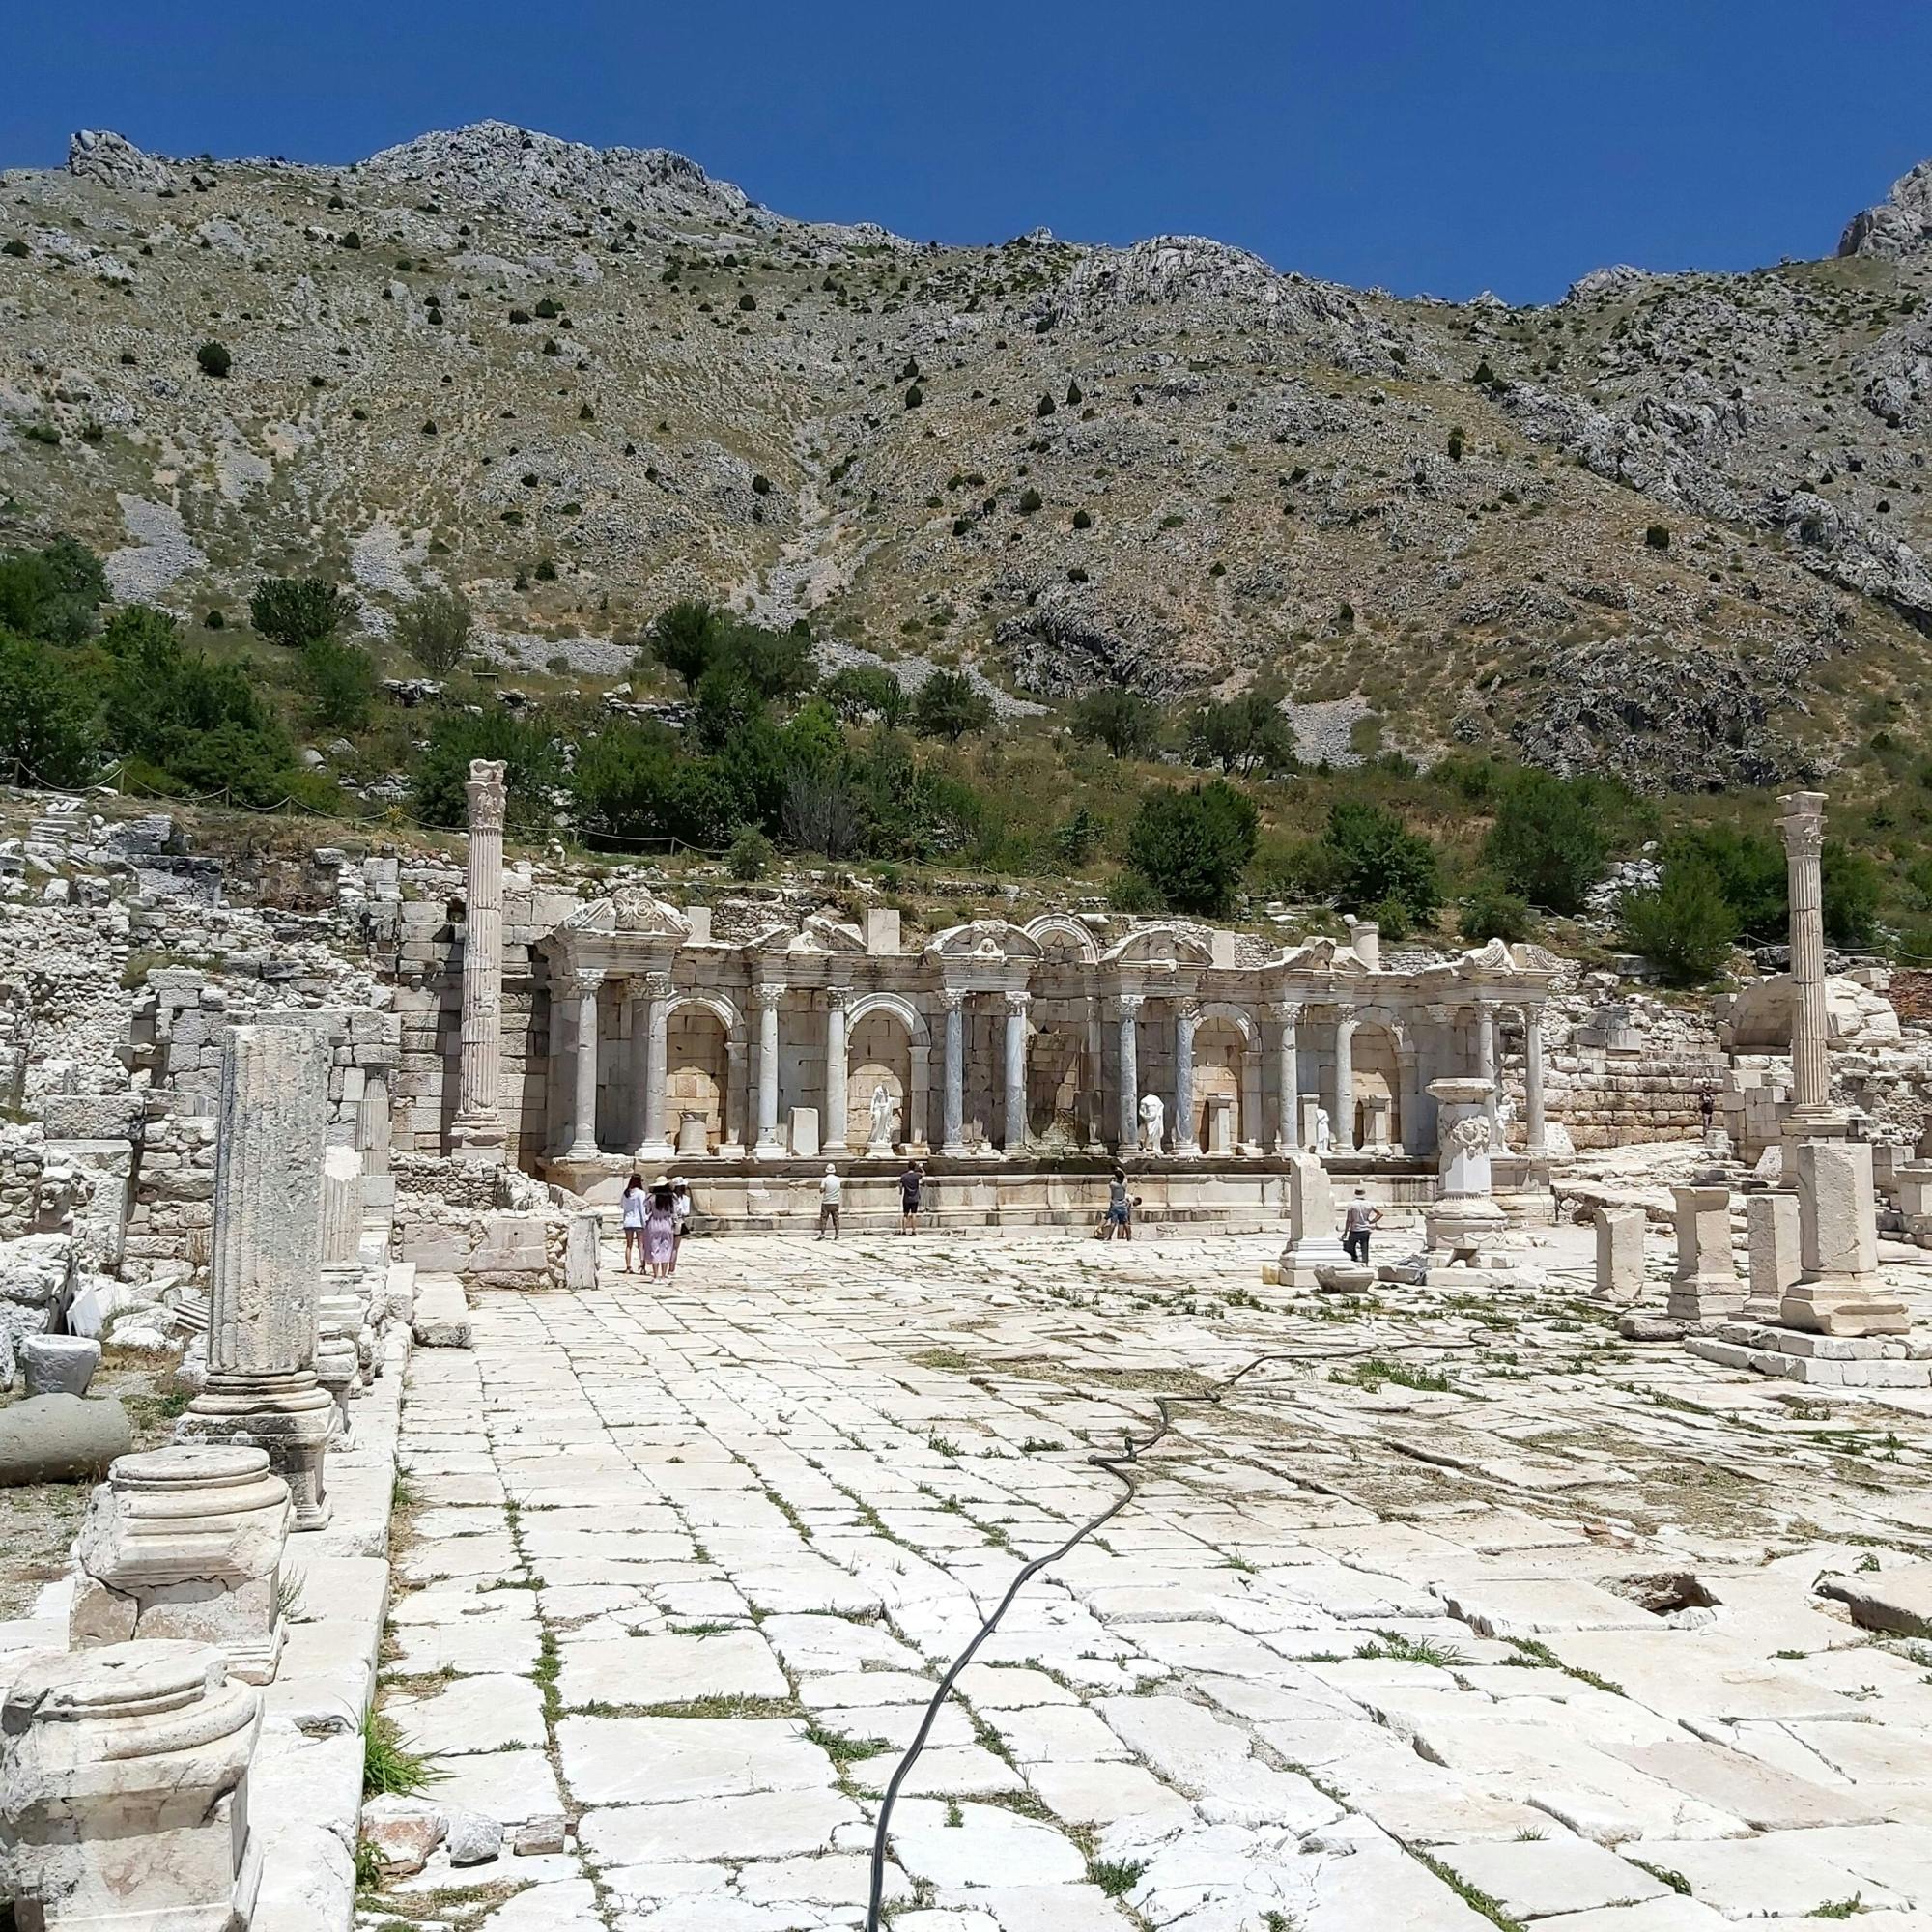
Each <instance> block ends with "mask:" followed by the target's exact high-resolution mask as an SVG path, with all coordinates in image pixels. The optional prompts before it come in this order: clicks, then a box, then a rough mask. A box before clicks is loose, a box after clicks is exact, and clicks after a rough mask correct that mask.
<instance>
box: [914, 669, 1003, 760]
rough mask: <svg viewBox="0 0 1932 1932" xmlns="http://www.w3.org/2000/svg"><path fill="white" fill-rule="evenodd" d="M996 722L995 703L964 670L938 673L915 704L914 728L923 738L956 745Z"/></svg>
mask: <svg viewBox="0 0 1932 1932" xmlns="http://www.w3.org/2000/svg"><path fill="white" fill-rule="evenodd" d="M992 722H993V700H992V699H991V698H990V697H988V696H986V694H985V693H984V692H983V691H981V690H980V687H979V686H978V685H977V684H975V683H974V682H973V680H972V679H971V678H970V677H968V676H967V675H966V673H965V672H964V671H962V670H936V671H934V672H933V673H932V675H931V676H930V677H928V678H927V679H926V681H925V682H924V683H923V685H921V686H920V688H919V692H918V695H917V696H915V697H914V698H913V701H912V723H913V729H914V730H915V731H917V732H918V733H919V734H920V736H921V737H923V738H944V739H945V740H946V741H947V743H948V744H952V745H956V744H957V743H958V742H959V740H960V739H961V738H963V737H965V736H966V734H967V733H968V732H969V731H973V732H978V731H984V730H986V729H988V728H989V727H990V725H992Z"/></svg>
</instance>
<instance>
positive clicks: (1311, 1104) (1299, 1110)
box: [1295, 1094, 1321, 1149]
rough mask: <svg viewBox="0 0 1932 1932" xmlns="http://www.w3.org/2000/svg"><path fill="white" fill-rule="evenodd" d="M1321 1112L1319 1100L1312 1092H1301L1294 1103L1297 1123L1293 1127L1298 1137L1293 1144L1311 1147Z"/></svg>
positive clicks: (1305, 1147) (1306, 1147) (1313, 1143)
mask: <svg viewBox="0 0 1932 1932" xmlns="http://www.w3.org/2000/svg"><path fill="white" fill-rule="evenodd" d="M1295 1113H1296V1115H1297V1118H1298V1125H1297V1127H1296V1129H1295V1131H1296V1133H1297V1134H1298V1135H1299V1139H1298V1140H1297V1141H1296V1143H1295V1145H1296V1146H1297V1147H1301V1148H1304V1149H1308V1148H1313V1147H1314V1145H1315V1135H1316V1126H1317V1121H1318V1118H1319V1117H1320V1115H1321V1100H1320V1099H1319V1098H1318V1097H1317V1096H1316V1095H1315V1094H1302V1095H1301V1096H1300V1098H1299V1099H1298V1100H1297V1102H1296V1103H1295Z"/></svg>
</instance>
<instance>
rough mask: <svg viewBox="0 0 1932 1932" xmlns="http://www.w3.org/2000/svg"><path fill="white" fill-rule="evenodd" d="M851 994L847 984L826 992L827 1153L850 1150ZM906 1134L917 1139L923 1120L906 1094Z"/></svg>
mask: <svg viewBox="0 0 1932 1932" xmlns="http://www.w3.org/2000/svg"><path fill="white" fill-rule="evenodd" d="M850 1000H851V995H850V994H849V993H848V992H847V991H846V990H845V988H844V987H843V986H833V987H831V988H829V989H828V990H827V992H826V995H825V1134H824V1137H823V1139H822V1140H821V1141H820V1143H819V1145H820V1146H821V1147H822V1148H823V1149H824V1151H826V1152H827V1153H843V1152H845V1151H846V1132H847V1122H846V1117H845V1110H846V1107H847V1105H848V1104H849V1100H850V1093H849V1089H850V1087H851V1082H852V1067H851V1060H850V1056H849V1054H848V1053H847V1051H846V1042H845V1009H846V1007H847V1006H848V1005H849V1003H850ZM906 1112H907V1115H908V1117H909V1118H908V1119H907V1121H906V1123H905V1137H906V1139H907V1140H909V1141H916V1140H918V1139H919V1137H920V1132H921V1131H922V1128H923V1123H922V1122H918V1121H917V1119H916V1117H914V1115H913V1106H912V1096H911V1095H910V1094H908V1095H907V1096H906Z"/></svg>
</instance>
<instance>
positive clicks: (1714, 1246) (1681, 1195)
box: [1664, 1183, 1745, 1321]
mask: <svg viewBox="0 0 1932 1932" xmlns="http://www.w3.org/2000/svg"><path fill="white" fill-rule="evenodd" d="M1670 1193H1671V1198H1672V1199H1673V1200H1674V1201H1675V1203H1676V1205H1677V1276H1676V1279H1675V1280H1674V1281H1672V1283H1671V1284H1670V1300H1669V1302H1668V1304H1667V1305H1666V1307H1665V1311H1664V1312H1665V1313H1666V1314H1667V1315H1668V1316H1669V1317H1670V1319H1671V1320H1672V1321H1718V1320H1720V1319H1722V1318H1723V1317H1725V1316H1730V1315H1735V1314H1737V1312H1738V1311H1739V1310H1740V1309H1741V1308H1742V1307H1743V1306H1744V1305H1745V1288H1744V1283H1743V1282H1741V1281H1740V1280H1739V1279H1738V1270H1737V1266H1736V1264H1735V1263H1734V1262H1733V1261H1732V1260H1731V1190H1730V1189H1729V1188H1728V1187H1725V1186H1723V1185H1722V1184H1721V1183H1719V1184H1718V1185H1716V1186H1693V1187H1673V1188H1672V1189H1671V1190H1670Z"/></svg>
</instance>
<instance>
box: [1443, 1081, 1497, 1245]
mask: <svg viewBox="0 0 1932 1932" xmlns="http://www.w3.org/2000/svg"><path fill="white" fill-rule="evenodd" d="M1429 1092H1430V1094H1432V1095H1433V1096H1434V1098H1435V1107H1436V1116H1435V1118H1436V1135H1437V1141H1436V1165H1437V1172H1438V1174H1439V1177H1440V1179H1439V1182H1438V1189H1439V1191H1438V1193H1437V1195H1436V1198H1435V1201H1434V1202H1432V1203H1431V1204H1430V1208H1429V1211H1428V1214H1427V1215H1426V1216H1425V1217H1424V1226H1425V1228H1426V1230H1427V1245H1428V1250H1429V1255H1428V1258H1429V1261H1430V1263H1431V1264H1434V1265H1437V1266H1447V1265H1448V1264H1450V1263H1452V1262H1454V1261H1458V1260H1460V1261H1463V1262H1464V1263H1467V1262H1469V1261H1471V1260H1472V1259H1474V1258H1475V1257H1477V1256H1479V1255H1481V1254H1482V1253H1483V1252H1484V1251H1485V1250H1489V1249H1493V1248H1494V1247H1495V1246H1496V1243H1497V1238H1498V1236H1501V1235H1502V1233H1503V1232H1504V1230H1505V1229H1506V1228H1507V1226H1508V1221H1507V1219H1506V1217H1505V1216H1504V1214H1503V1210H1502V1209H1501V1208H1498V1207H1497V1206H1496V1204H1495V1201H1494V1200H1493V1198H1492V1195H1491V1192H1490V1188H1491V1173H1490V1152H1491V1148H1492V1126H1491V1122H1490V1105H1491V1102H1492V1100H1493V1099H1494V1097H1495V1088H1494V1085H1493V1084H1492V1082H1490V1081H1488V1080H1432V1081H1431V1082H1430V1083H1429Z"/></svg>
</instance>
